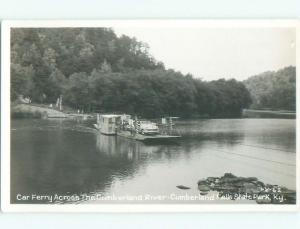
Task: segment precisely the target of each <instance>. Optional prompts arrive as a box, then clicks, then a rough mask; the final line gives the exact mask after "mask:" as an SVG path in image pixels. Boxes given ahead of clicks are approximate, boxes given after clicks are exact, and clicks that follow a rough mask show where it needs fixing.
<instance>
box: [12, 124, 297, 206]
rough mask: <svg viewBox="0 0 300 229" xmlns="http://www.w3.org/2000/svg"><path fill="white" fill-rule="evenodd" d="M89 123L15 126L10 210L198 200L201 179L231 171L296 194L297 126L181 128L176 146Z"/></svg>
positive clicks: (231, 125) (185, 126)
mask: <svg viewBox="0 0 300 229" xmlns="http://www.w3.org/2000/svg"><path fill="white" fill-rule="evenodd" d="M92 123H93V122H91V121H79V120H77V121H76V120H50V119H49V120H39V119H32V120H30V119H26V120H25V119H24V120H12V127H11V129H12V132H11V201H12V203H29V202H30V203H41V202H39V201H35V200H32V201H29V202H28V201H27V202H26V201H25V202H24V201H17V197H16V196H17V194H21V195H32V194H37V195H55V194H59V195H73V194H74V195H83V194H86V195H91V196H92V195H96V194H97V195H98V194H101V195H103V196H105V195H108V196H109V195H116V196H126V195H127V196H128V195H133V196H136V195H145V194H150V195H152V196H156V195H170V193H173V194H176V195H185V194H188V195H198V194H199V191H198V189H197V181H198V180H199V179H201V178H207V177H209V176H222V175H223V174H224V173H226V172H231V173H233V174H235V175H237V176H245V177H250V176H251V177H257V178H258V179H260V180H261V181H263V182H265V183H270V184H277V185H282V186H285V187H287V188H290V189H293V190H295V188H296V166H295V164H296V153H295V152H296V142H295V141H296V139H295V135H296V134H295V132H296V128H295V127H296V122H295V120H293V119H208V120H189V121H179V122H178V123H177V129H178V131H179V132H180V134H181V135H182V136H183V138H182V139H181V140H180V141H178V143H177V144H173V145H163V144H161V145H145V144H144V143H141V142H137V141H133V140H128V139H125V138H122V137H113V136H104V135H101V134H99V133H98V132H97V131H96V130H94V129H93V128H92ZM177 185H185V186H188V187H190V188H191V189H189V190H181V189H178V188H176V186H177ZM74 201H76V200H74ZM80 201H82V200H80ZM42 202H44V203H49V201H47V200H42ZM55 202H62V203H63V202H66V201H55ZM83 202H84V203H101V202H99V200H93V199H85V201H83ZM120 202H122V201H119V202H118V201H117V202H116V203H120ZM153 202H155V201H148V203H153ZM158 202H161V201H158ZM165 202H171V203H178V202H180V201H177V200H172V201H168V200H166V201H165ZM194 202H195V201H194ZM68 203H69V202H68ZM231 203H232V202H231Z"/></svg>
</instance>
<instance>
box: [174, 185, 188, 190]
mask: <svg viewBox="0 0 300 229" xmlns="http://www.w3.org/2000/svg"><path fill="white" fill-rule="evenodd" d="M176 187H177V188H179V189H191V188H190V187H187V186H184V185H177V186H176Z"/></svg>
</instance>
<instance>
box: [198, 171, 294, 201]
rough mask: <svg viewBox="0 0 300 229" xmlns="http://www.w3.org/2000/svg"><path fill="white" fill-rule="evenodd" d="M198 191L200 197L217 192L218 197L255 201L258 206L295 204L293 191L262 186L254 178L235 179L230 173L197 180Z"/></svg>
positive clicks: (280, 187) (276, 186)
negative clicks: (210, 192)
mask: <svg viewBox="0 0 300 229" xmlns="http://www.w3.org/2000/svg"><path fill="white" fill-rule="evenodd" d="M198 189H199V191H200V194H201V195H206V194H207V193H208V192H209V191H217V192H218V195H219V197H222V196H226V197H227V198H228V197H229V198H230V199H232V200H236V199H241V198H243V199H249V200H255V201H256V202H257V203H258V204H296V192H295V191H293V190H289V189H287V188H285V187H282V186H278V185H270V184H264V183H263V182H261V181H259V180H258V179H257V178H256V177H237V176H235V175H233V174H232V173H225V174H224V176H222V177H208V178H206V179H203V180H199V181H198Z"/></svg>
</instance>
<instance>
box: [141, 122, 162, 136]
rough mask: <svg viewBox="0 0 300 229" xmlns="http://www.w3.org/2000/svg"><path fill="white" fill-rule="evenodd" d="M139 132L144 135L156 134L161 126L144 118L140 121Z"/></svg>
mask: <svg viewBox="0 0 300 229" xmlns="http://www.w3.org/2000/svg"><path fill="white" fill-rule="evenodd" d="M139 132H140V134H143V135H155V134H158V133H159V128H158V126H157V124H156V123H154V122H151V121H148V120H142V121H140V122H139Z"/></svg>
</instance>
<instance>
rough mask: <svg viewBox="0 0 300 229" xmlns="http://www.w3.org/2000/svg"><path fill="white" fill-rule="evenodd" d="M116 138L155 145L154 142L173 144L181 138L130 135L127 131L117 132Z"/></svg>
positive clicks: (158, 135) (177, 136)
mask: <svg viewBox="0 0 300 229" xmlns="http://www.w3.org/2000/svg"><path fill="white" fill-rule="evenodd" d="M117 135H118V136H121V137H124V138H128V139H132V140H137V141H141V142H145V143H155V142H174V141H176V140H178V139H179V138H181V136H179V135H162V134H157V135H143V134H139V133H134V134H131V133H130V132H129V131H120V132H117Z"/></svg>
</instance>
